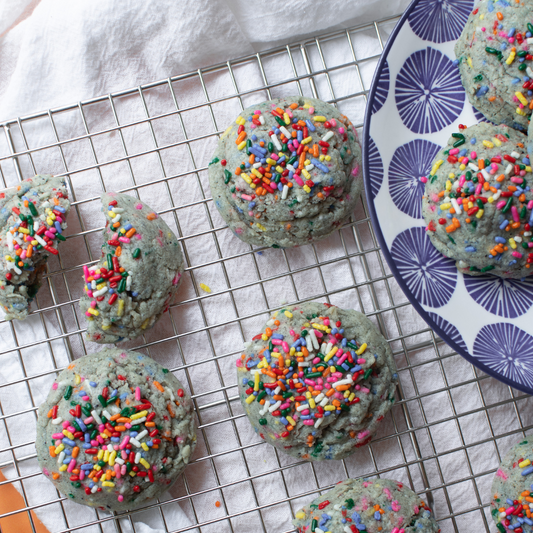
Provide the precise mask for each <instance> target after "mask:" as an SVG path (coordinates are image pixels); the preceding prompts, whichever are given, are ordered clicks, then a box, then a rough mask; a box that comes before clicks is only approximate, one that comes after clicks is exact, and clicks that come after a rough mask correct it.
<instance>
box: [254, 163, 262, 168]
mask: <svg viewBox="0 0 533 533" xmlns="http://www.w3.org/2000/svg"><path fill="white" fill-rule="evenodd" d="M262 164H263V163H261V162H259V163H254V164H253V165H252V167H253V168H259V167H260V166H261V165H262Z"/></svg>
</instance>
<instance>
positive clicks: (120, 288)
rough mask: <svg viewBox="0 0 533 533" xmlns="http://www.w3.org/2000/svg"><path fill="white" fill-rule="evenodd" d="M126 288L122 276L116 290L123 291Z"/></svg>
mask: <svg viewBox="0 0 533 533" xmlns="http://www.w3.org/2000/svg"><path fill="white" fill-rule="evenodd" d="M125 290H126V279H125V278H122V281H121V282H120V285H119V286H118V289H117V292H124V291H125Z"/></svg>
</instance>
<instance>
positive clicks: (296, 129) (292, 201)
mask: <svg viewBox="0 0 533 533" xmlns="http://www.w3.org/2000/svg"><path fill="white" fill-rule="evenodd" d="M361 161H362V160H361V146H360V145H359V141H358V140H357V132H356V130H355V128H354V127H353V126H352V123H351V122H350V121H349V120H348V119H347V118H346V117H345V116H344V115H342V114H341V113H339V111H338V110H337V109H336V108H335V107H333V106H331V105H329V104H326V103H325V102H322V101H320V100H316V99H314V98H305V97H302V96H294V97H287V98H283V99H277V100H270V101H267V102H263V103H261V104H257V105H254V106H251V107H249V108H247V109H245V110H244V111H242V112H241V113H240V114H239V116H238V117H237V119H236V121H235V123H234V124H232V125H231V126H230V127H229V128H228V129H227V130H226V131H225V132H224V134H223V135H222V136H221V137H220V140H219V143H218V147H217V149H216V151H215V153H214V156H213V160H212V161H211V163H210V164H209V183H210V187H211V193H212V195H213V200H214V202H215V205H216V206H217V208H218V210H219V211H220V214H221V215H222V218H223V219H224V220H225V221H226V223H227V224H228V226H229V228H230V229H231V231H232V232H233V233H234V234H235V235H237V237H239V238H240V239H242V240H243V241H245V242H247V243H249V244H253V245H256V246H272V247H275V248H287V247H290V246H298V245H300V244H307V243H310V242H313V241H316V240H318V239H322V238H324V237H326V236H328V235H329V234H331V233H332V232H333V231H334V230H335V229H337V228H338V227H339V226H340V225H341V224H342V223H343V222H344V221H345V220H346V218H347V217H349V216H350V214H351V213H352V212H353V210H354V208H355V204H356V202H357V199H358V198H359V196H360V195H361V191H362V189H363V178H362V171H361Z"/></svg>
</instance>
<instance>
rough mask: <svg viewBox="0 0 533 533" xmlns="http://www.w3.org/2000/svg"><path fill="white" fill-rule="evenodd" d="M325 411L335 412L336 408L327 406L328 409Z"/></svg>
mask: <svg viewBox="0 0 533 533" xmlns="http://www.w3.org/2000/svg"><path fill="white" fill-rule="evenodd" d="M324 409H325V410H326V411H335V406H334V405H326V407H324Z"/></svg>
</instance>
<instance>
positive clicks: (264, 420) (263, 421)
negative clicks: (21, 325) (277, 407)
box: [259, 418, 267, 426]
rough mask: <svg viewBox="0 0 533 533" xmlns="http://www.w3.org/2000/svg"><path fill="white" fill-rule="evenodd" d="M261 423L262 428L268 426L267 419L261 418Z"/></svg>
mask: <svg viewBox="0 0 533 533" xmlns="http://www.w3.org/2000/svg"><path fill="white" fill-rule="evenodd" d="M259 423H260V424H261V425H262V426H266V425H267V419H266V418H260V419H259Z"/></svg>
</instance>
